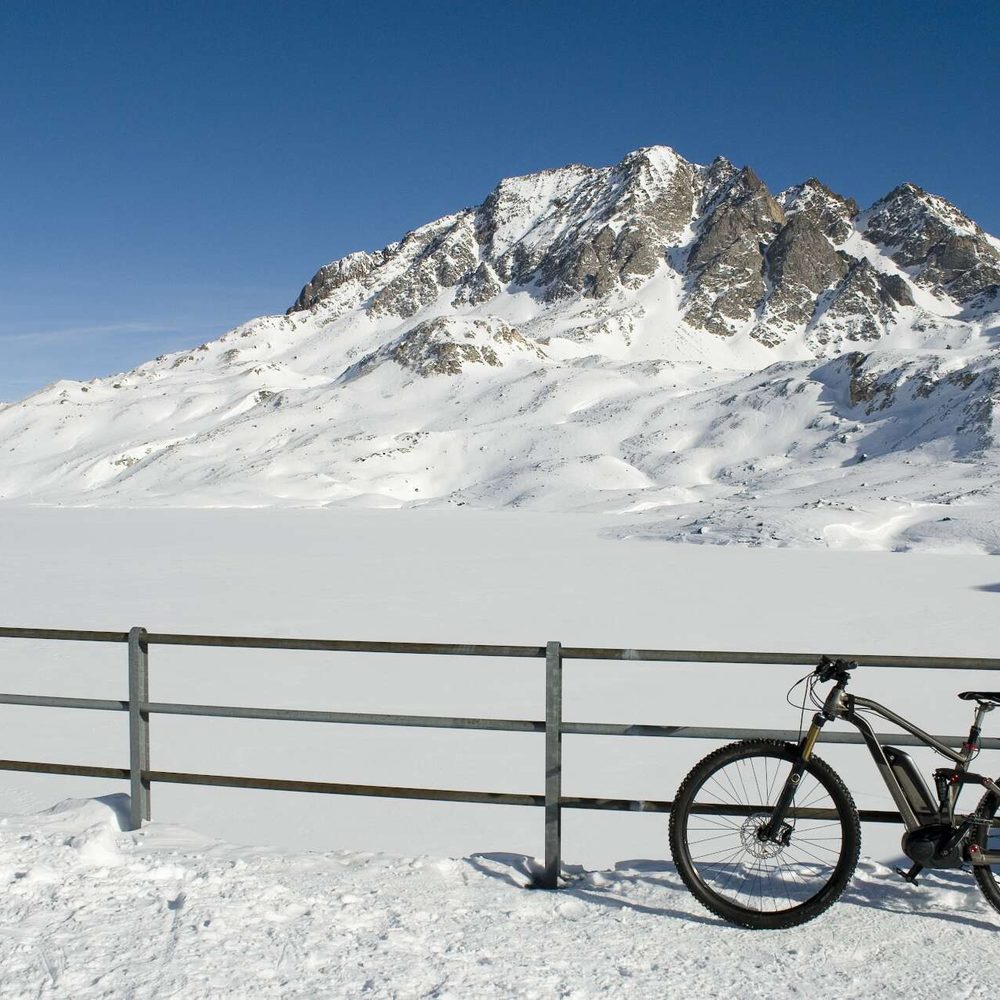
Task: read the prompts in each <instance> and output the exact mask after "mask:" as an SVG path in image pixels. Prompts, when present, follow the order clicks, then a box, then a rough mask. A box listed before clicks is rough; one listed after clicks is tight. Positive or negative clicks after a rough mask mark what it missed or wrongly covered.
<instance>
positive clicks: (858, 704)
mask: <svg viewBox="0 0 1000 1000" xmlns="http://www.w3.org/2000/svg"><path fill="white" fill-rule="evenodd" d="M846 683H847V682H846V679H841V680H840V681H838V683H837V685H836V686H835V687H834V688H833V689H832V690H831V691H830V693H829V694H828V695H827V698H826V701H825V703H824V705H823V709H822V711H820V712H817V713H816V715H815V716H813V720H812V725H811V726H810V727H809V730H808V732H807V733H806V735H805V736H804V737H803V739H802V742H801V743H800V744H799V757H798V760H797V761H796V762H795V763H794V764H793V765H792V770H791V773H790V774H789V776H788V778H787V779H786V781H785V785H784V787H783V788H782V790H781V793H780V795H779V796H778V801H777V803H776V804H775V807H774V811H773V812H772V814H771V820H770V822H769V823H768V824H767V826H766V828H765V830H763V831H762V833H764V834H765V835H766V836H767V837H768V838H769V839H774V840H778V839H779V838H780V837H781V836H782V830H783V828H786V824H785V819H786V817H787V816H788V814H789V811H790V810H791V812H792V814H793V815H794V813H795V810H794V808H793V806H792V803H793V800H794V798H795V790H796V788H797V787H798V784H799V782H800V781H801V780H802V775H803V773H804V772H805V769H806V764H807V763H808V761H809V758H810V757H811V756H812V752H813V747H814V746H815V745H816V740H817V739H818V737H819V734H820V730H821V729H822V728H823V726H824V724H825V723H826V722H828V721H832V720H834V719H843V720H844V721H845V722H849V723H850V724H851V725H852V726H854V727H855V729H857V730H858V732H860V733H861V736H862V738H863V739H864V741H865V745H866V746H867V747H868V752H869V753H870V754H871V755H872V759H873V760H874V761H875V766H876V767H877V768H878V771H879V774H881V776H882V780H883V781H884V782H885V786H886V788H887V789H888V790H889V794H890V795H891V796H892V800H893V802H894V803H895V804H896V808H897V809H898V810H899V814H900V816H901V817H902V820H903V825H904V826H905V827H906V829H907V831H911V830H916V829H917V828H918V827H920V826H923V825H925V824H926V823H927V822H928V820H927V818H926V817H925V818H923V819H922V818H920V816H918V814H917V810H916V808H915V805H914V803H912V802H911V801H910V797H909V796H908V795H907V793H906V791H905V790H904V789H903V786H902V785H901V784H900V782H899V779H898V778H897V777H896V773H895V771H894V769H893V767H892V765H891V764H890V763H889V758H888V756H887V755H886V751H885V748H884V747H883V746H882V744H881V743H879V741H878V737H877V736H876V735H875V731H874V730H873V729H872V727H871V724H870V723H869V722H868V720H867V719H865V718H863V717H862V716H861V715H859V714H858V712H859V710H863V711H865V712H872V713H874V714H875V715H879V716H881V717H882V718H883V719H885V720H887V721H888V722H892V723H894V724H895V725H897V726H899V727H900V728H901V729H905V730H906V732H908V733H910V734H911V735H912V736H915V737H916V738H917V739H918V740H920V742H921V743H924V744H925V745H926V746H928V747H931V748H932V749H933V750H936V751H937V752H938V753H940V754H942V755H943V756H945V757H947V758H948V759H949V760H951V761H953V762H954V764H955V768H954V770H953V772H952V773H951V775H950V776H949V780H948V782H947V789H946V791H942V786H941V785H939V787H938V794H939V799H940V806H939V809H940V813H939V816H938V817H935V818H936V819H938V820H939V821H943V822H946V823H948V824H949V825H951V826H953V827H955V829H958V824H956V821H955V802H956V800H957V798H958V794H959V792H960V791H961V789H962V787H963V785H965V784H968V783H976V784H981V785H982V786H983V787H985V788H988V789H989V790H990V791H991V792H993V794H994V795H996V796H997V797H998V798H1000V785H998V784H997V783H996V782H995V781H993V780H992V779H991V778H986V777H983V776H981V775H972V774H969V773H968V766H969V762H970V761H971V760H972V758H973V757H974V756H975V755H976V753H977V751H978V739H979V732H980V728H981V724H982V721H983V717H984V716H985V715H986V713H987V712H989V711H991V710H992V708H993V706H992V705H989V704H984V703H982V702H980V703H979V704H978V706H977V709H976V718H975V722H973V724H972V729H971V730H970V733H969V740H968V742H967V743H965V744H964V745H963V748H962V750H961V751H958V750H953V749H952V748H951V747H948V746H945V745H944V744H943V743H942V742H941V741H940V740H938V739H935V737H933V736H931V735H930V733H926V732H924V730H923V729H921V728H920V727H919V726H916V725H914V724H913V723H912V722H910V721H908V720H907V719H904V718H903V717H902V716H901V715H897V714H896V713H895V712H893V711H892V709H889V708H886V707H885V705H880V704H879V703H878V702H877V701H872V700H871V699H870V698H859V697H856V696H854V695H850V694H848V693H847V692H846V691H845V690H844V687H845V685H846ZM786 829H787V828H786ZM970 860H971V863H972V864H981V865H982V864H985V865H990V864H1000V852H996V851H989V852H988V851H978V852H977V853H976V855H975V857H973V858H971V859H970Z"/></svg>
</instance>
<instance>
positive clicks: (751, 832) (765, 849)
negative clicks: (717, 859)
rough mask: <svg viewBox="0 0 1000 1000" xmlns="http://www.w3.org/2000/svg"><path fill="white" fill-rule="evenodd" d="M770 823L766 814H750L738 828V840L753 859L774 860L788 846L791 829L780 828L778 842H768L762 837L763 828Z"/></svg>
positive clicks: (786, 827)
mask: <svg viewBox="0 0 1000 1000" xmlns="http://www.w3.org/2000/svg"><path fill="white" fill-rule="evenodd" d="M770 822H771V817H770V816H769V815H768V814H767V813H763V812H758V813H751V814H750V815H749V816H747V818H746V819H745V820H744V821H743V825H742V826H741V827H740V840H741V841H742V842H743V846H744V848H746V850H747V851H748V852H749V853H750V854H752V855H753V856H754V857H755V858H776V857H779V856H780V855H781V853H782V852H783V851H784V849H785V848H786V847H787V846H788V841H789V838H790V837H791V832H792V831H791V828H790V827H788V826H787V825H786V826H783V827H782V830H781V835H780V836H779V838H778V840H770V839H768V838H767V837H765V836H764V828H765V827H766V826H767V825H768V823H770Z"/></svg>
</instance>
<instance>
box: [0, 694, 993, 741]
mask: <svg viewBox="0 0 1000 1000" xmlns="http://www.w3.org/2000/svg"><path fill="white" fill-rule="evenodd" d="M0 705H29V706H34V707H43V708H76V709H90V710H97V711H109V712H127V711H128V701H117V700H113V699H102V698H56V697H49V696H48V695H27V694H0ZM142 710H143V711H146V712H149V713H150V714H153V715H186V716H203V717H209V718H219V719H263V720H274V721H278V722H320V723H329V724H334V725H357V726H400V727H414V728H425V729H462V730H482V731H485V732H506V733H544V732H545V723H544V722H543V721H541V720H536V719H475V718H462V717H451V716H441V715H389V714H381V713H368V712H323V711H317V710H312V709H297V708H242V707H237V706H232V705H189V704H182V703H175V702H162V701H151V702H143V703H142ZM562 732H563V733H564V734H566V735H570V736H646V737H653V738H658V739H662V738H668V739H670V738H673V739H700V740H757V739H772V740H787V741H789V742H792V743H795V742H798V740H799V739H800V738H801V734H800V733H799V732H798V731H797V730H794V729H733V728H728V727H724V726H723V727H718V726H653V725H643V724H634V723H608V722H564V723H563V725H562ZM876 736H877V737H878V739H879V741H880V742H885V743H891V744H897V745H899V746H910V747H921V746H926V744H925V743H923V742H921V741H920V740H919V739H917V738H916V737H915V736H910V735H909V734H908V733H876ZM934 738H935V739H936V740H937V741H938V742H939V743H943V744H944V745H945V746H948V747H955V748H960V747H961V746H962V745H963V744H964V742H965V739H966V737H962V736H935V737H934ZM819 742H821V743H849V744H856V745H863V744H864V738H863V737H862V736H861V734H860V733H853V732H830V731H829V730H827V731H825V732H823V733H821V734H820V737H819ZM980 746H981V747H982V748H983V749H985V750H1000V738H995V737H983V738H982V739H981V740H980Z"/></svg>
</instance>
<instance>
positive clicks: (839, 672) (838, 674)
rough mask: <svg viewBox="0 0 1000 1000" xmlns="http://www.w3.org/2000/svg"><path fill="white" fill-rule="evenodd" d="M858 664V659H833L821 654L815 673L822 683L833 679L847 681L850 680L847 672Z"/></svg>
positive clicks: (841, 681) (840, 681)
mask: <svg viewBox="0 0 1000 1000" xmlns="http://www.w3.org/2000/svg"><path fill="white" fill-rule="evenodd" d="M857 665H858V661H857V660H831V659H830V657H829V656H821V657H820V660H819V663H817V664H816V669H815V670H814V671H813V673H814V674H815V675H816V677H817V678H818V679H819V681H820V683H826V682H827V681H833V680H835V681H838V682H839V683H846V682H847V680H848V673H847V672H848V671H849V670H853V669H854V668H855V667H856V666H857Z"/></svg>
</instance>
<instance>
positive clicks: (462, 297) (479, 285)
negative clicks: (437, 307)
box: [452, 260, 503, 306]
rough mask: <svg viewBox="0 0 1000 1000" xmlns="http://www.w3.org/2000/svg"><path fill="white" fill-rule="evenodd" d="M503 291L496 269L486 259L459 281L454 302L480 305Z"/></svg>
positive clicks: (454, 303)
mask: <svg viewBox="0 0 1000 1000" xmlns="http://www.w3.org/2000/svg"><path fill="white" fill-rule="evenodd" d="M502 291H503V285H501V284H500V279H499V278H498V277H497V273H496V271H494V270H493V268H492V267H490V265H489V264H488V263H487V262H486V261H485V260H484V261H482V262H481V263H480V264H479V266H478V267H477V268H476V269H475V271H469V272H468V273H467V274H466V275H465V276H464V277H463V278H462V280H461V282H460V283H459V286H458V289H457V290H456V292H455V298H454V299H453V300H452V304H453V305H455V306H463V305H467V306H479V305H482V304H483V303H484V302H489V300H490V299H492V298H495V297H496V296H497V295H499V294H500V293H501V292H502Z"/></svg>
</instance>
